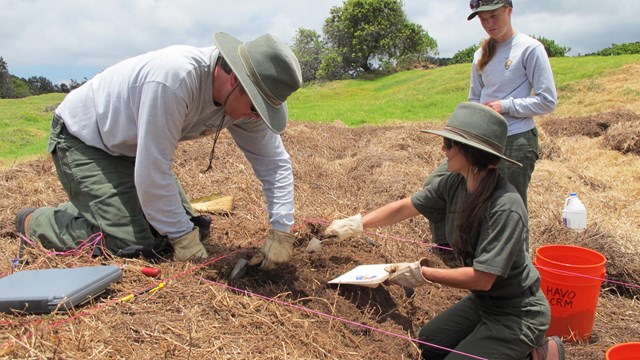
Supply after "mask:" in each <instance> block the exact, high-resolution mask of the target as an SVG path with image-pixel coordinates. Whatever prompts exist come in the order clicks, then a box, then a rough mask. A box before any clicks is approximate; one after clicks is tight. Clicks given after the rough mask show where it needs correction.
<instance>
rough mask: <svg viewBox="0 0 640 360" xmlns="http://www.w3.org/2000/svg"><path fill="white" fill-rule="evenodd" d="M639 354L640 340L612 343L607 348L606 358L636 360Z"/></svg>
mask: <svg viewBox="0 0 640 360" xmlns="http://www.w3.org/2000/svg"><path fill="white" fill-rule="evenodd" d="M639 356H640V342H630V343H622V344H618V345H614V346H612V347H610V348H609V350H607V355H606V359H607V360H637V359H638V357H639Z"/></svg>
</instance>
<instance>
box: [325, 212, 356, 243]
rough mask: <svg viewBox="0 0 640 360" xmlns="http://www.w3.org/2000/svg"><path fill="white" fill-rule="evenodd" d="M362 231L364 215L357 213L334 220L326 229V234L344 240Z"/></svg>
mask: <svg viewBox="0 0 640 360" xmlns="http://www.w3.org/2000/svg"><path fill="white" fill-rule="evenodd" d="M362 231H363V228H362V215H360V214H357V215H353V216H351V217H348V218H346V219H340V220H334V221H332V222H331V224H329V226H327V228H326V229H325V230H324V236H325V237H331V236H336V237H338V239H339V240H344V239H346V238H349V237H351V236H354V235H360V234H361V233H362Z"/></svg>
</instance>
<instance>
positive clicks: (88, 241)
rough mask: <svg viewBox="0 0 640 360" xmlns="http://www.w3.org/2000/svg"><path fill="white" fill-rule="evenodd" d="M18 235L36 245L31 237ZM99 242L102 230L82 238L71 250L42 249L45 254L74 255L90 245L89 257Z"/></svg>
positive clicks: (101, 238)
mask: <svg viewBox="0 0 640 360" xmlns="http://www.w3.org/2000/svg"><path fill="white" fill-rule="evenodd" d="M18 235H19V237H20V239H22V240H23V241H24V242H26V243H27V244H29V245H31V246H33V247H36V243H35V242H34V241H32V240H31V239H29V238H28V237H26V236H24V235H22V234H18ZM101 242H102V243H104V236H103V235H102V232H97V233H95V234H93V235H91V236H89V237H88V238H87V239H86V240H84V241H83V242H81V243H80V244H79V245H78V246H76V247H75V248H73V249H71V250H67V251H44V253H45V255H47V256H54V255H60V256H70V255H75V254H78V253H80V252H82V251H83V250H84V249H85V248H87V247H91V252H90V253H89V257H91V256H92V255H93V252H94V251H95V249H96V247H98V245H102V243H101ZM16 258H17V257H16ZM18 260H19V259H18Z"/></svg>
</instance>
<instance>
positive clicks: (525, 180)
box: [423, 128, 540, 245]
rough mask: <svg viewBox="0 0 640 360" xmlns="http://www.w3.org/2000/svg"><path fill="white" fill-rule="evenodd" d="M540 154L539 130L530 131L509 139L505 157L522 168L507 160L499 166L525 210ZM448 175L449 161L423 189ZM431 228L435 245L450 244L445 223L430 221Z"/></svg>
mask: <svg viewBox="0 0 640 360" xmlns="http://www.w3.org/2000/svg"><path fill="white" fill-rule="evenodd" d="M539 153H540V147H539V143H538V129H536V128H533V129H531V130H529V131H525V132H523V133H520V134H515V135H511V136H508V137H507V143H506V145H505V154H504V155H505V156H506V157H508V158H509V159H512V160H515V161H517V162H519V163H521V164H522V166H521V167H520V166H516V165H515V164H512V163H510V162H508V161H505V160H501V161H500V164H499V166H498V169H499V171H500V174H501V175H502V176H504V177H505V178H506V179H507V181H509V182H510V183H511V185H513V186H514V187H515V188H516V190H517V191H518V193H519V194H520V197H521V198H522V201H523V202H524V206H525V208H526V207H527V189H528V188H529V183H530V182H531V175H532V174H533V170H535V167H536V161H538V158H539ZM446 173H447V161H446V160H445V161H443V162H442V163H440V165H438V167H437V168H436V169H435V170H434V171H433V172H432V173H431V174H430V175H429V176H428V177H427V179H426V180H425V182H424V184H423V187H426V186H427V185H429V184H431V183H433V182H434V181H436V180H437V179H439V178H441V177H443V176H444V175H445V174H446ZM429 227H430V229H431V236H432V238H433V242H434V243H436V244H438V245H446V244H447V243H448V242H447V240H446V238H445V226H444V221H443V222H439V223H433V222H431V221H429Z"/></svg>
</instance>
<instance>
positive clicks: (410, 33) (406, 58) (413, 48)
mask: <svg viewBox="0 0 640 360" xmlns="http://www.w3.org/2000/svg"><path fill="white" fill-rule="evenodd" d="M398 40H399V41H398V53H399V54H401V55H400V56H399V61H398V64H399V65H403V66H405V67H411V66H412V65H419V66H424V65H425V64H426V63H428V62H431V60H433V57H434V56H436V55H438V42H437V41H436V40H435V39H434V38H432V37H431V36H429V33H427V32H426V31H425V30H424V29H423V28H422V26H421V25H419V24H413V23H410V22H405V24H404V27H403V34H402V36H401V38H400V39H398Z"/></svg>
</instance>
